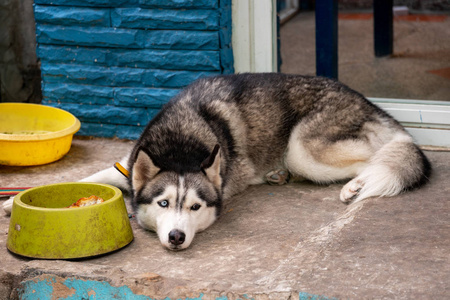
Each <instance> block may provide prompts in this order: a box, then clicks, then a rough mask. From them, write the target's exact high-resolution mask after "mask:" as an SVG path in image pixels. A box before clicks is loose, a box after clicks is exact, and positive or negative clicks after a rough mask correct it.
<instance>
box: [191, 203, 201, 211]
mask: <svg viewBox="0 0 450 300" xmlns="http://www.w3.org/2000/svg"><path fill="white" fill-rule="evenodd" d="M200 207H202V206H201V205H200V204H198V203H195V204H194V205H192V206H191V210H199V209H200Z"/></svg>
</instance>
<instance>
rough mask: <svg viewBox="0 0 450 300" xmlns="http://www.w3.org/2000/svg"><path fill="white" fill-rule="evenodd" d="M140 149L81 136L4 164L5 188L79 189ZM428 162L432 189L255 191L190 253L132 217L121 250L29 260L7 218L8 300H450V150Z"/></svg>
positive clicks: (1, 287)
mask: <svg viewBox="0 0 450 300" xmlns="http://www.w3.org/2000/svg"><path fill="white" fill-rule="evenodd" d="M131 146H132V142H129V141H122V140H108V139H81V138H75V139H74V141H73V146H72V149H71V151H70V152H69V154H68V155H67V156H65V157H64V158H63V159H62V160H60V161H58V162H55V163H52V164H49V165H44V166H37V167H25V168H19V167H6V166H1V167H0V183H1V186H24V185H30V186H38V185H43V184H49V183H56V182H64V181H76V180H79V179H81V178H83V177H85V176H88V175H90V174H92V173H93V172H96V171H98V170H101V169H103V168H106V167H109V166H111V165H112V164H113V163H114V162H115V161H117V160H119V159H120V158H121V157H122V156H123V155H125V154H126V153H127V151H128V150H129V148H130V147H131ZM427 155H428V157H429V158H430V160H431V161H432V163H433V166H434V173H433V176H432V179H431V183H430V184H428V185H427V186H425V187H423V188H422V189H419V190H417V191H413V192H409V193H405V194H402V195H399V196H397V197H393V198H380V199H370V200H367V201H363V202H360V203H357V204H354V205H345V204H342V203H341V202H340V201H339V191H340V189H341V187H342V184H331V185H327V186H319V185H314V184H312V183H308V182H302V183H293V184H288V185H285V186H269V185H259V186H252V187H250V188H249V189H247V190H246V191H245V192H244V193H242V194H239V195H237V196H236V197H234V198H233V199H231V200H230V201H227V203H226V204H225V207H224V210H223V213H222V215H221V216H220V218H219V220H218V221H217V222H216V223H215V224H214V225H213V226H211V227H210V228H209V229H207V230H206V231H204V232H202V233H199V234H198V235H197V236H196V239H195V240H194V242H193V244H192V245H191V247H190V248H188V249H187V250H185V251H180V252H172V251H169V250H166V249H165V248H163V247H162V246H161V245H160V242H159V239H158V238H157V236H156V234H154V233H152V232H148V231H145V230H143V229H141V228H140V227H139V226H138V225H137V223H136V221H135V220H134V219H131V223H132V227H133V231H134V235H135V240H134V241H133V242H132V243H131V244H130V245H129V246H127V247H125V248H123V249H121V250H119V251H116V252H113V253H110V254H106V255H103V256H99V257H93V258H87V259H81V260H69V261H63V260H56V261H55V260H33V259H28V258H23V257H20V256H17V255H14V254H12V253H10V252H8V251H7V249H6V246H5V244H6V239H7V230H8V224H9V218H8V217H6V216H5V215H2V216H1V217H0V233H1V234H0V260H1V266H0V295H1V297H0V299H9V298H13V299H14V298H19V297H24V295H25V294H26V293H27V292H29V291H30V289H34V290H36V288H37V286H40V285H39V284H45V285H46V286H49V285H50V286H51V287H52V290H51V294H50V295H51V296H54V297H56V296H58V295H65V294H64V293H67V292H71V293H72V294H73V295H81V294H77V293H78V292H80V293H81V292H85V295H87V294H86V293H88V291H96V292H97V293H99V292H100V285H101V287H102V289H104V290H105V293H108V291H109V290H108V289H107V287H108V288H109V289H114V293H116V294H117V293H125V294H126V293H128V295H130V293H131V294H133V295H135V296H136V297H137V296H139V295H146V296H148V297H150V298H151V299H163V298H166V297H169V298H171V299H179V298H182V299H188V298H190V299H246V297H247V299H251V298H254V299H303V298H304V299H307V298H308V297H313V296H314V297H318V296H317V295H321V296H322V297H323V299H324V297H325V296H326V297H336V298H347V299H353V298H377V299H381V298H398V299H410V298H422V299H423V298H446V297H448V296H449V295H450V284H449V282H450V267H449V266H450V255H449V254H450V252H449V249H450V247H449V246H450V230H449V229H450V228H449V227H450V218H449V213H450V207H449V199H450V197H449V196H448V195H449V194H450V193H449V192H450V186H449V185H448V178H449V177H450V168H449V166H450V159H449V158H450V152H427ZM75 283H76V284H75ZM98 285H99V286H98ZM89 286H90V287H91V288H90V290H89V288H88V287H89ZM97 286H98V287H97ZM94 287H97V288H95V289H94ZM83 289H85V290H83ZM58 293H59V294H58ZM302 295H303V296H302ZM304 295H306V296H304ZM308 295H309V296H308ZM302 297H303V298H302ZM305 297H306V298H305ZM136 299H138V298H136Z"/></svg>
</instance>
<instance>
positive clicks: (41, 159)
mask: <svg viewBox="0 0 450 300" xmlns="http://www.w3.org/2000/svg"><path fill="white" fill-rule="evenodd" d="M79 129H80V121H79V120H78V119H77V118H76V117H74V116H73V115H72V114H71V113H69V112H67V111H64V110H62V109H59V108H54V107H50V106H45V105H39V104H28V103H0V165H10V166H33V165H42V164H46V163H50V162H53V161H56V160H58V159H60V158H62V157H63V156H64V155H65V154H66V153H67V152H69V150H70V146H71V144H72V137H73V135H74V134H75V133H76V132H77V131H78V130H79Z"/></svg>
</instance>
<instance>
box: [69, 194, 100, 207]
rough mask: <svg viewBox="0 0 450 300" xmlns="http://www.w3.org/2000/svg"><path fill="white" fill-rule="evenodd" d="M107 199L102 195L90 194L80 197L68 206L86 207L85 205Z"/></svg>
mask: <svg viewBox="0 0 450 300" xmlns="http://www.w3.org/2000/svg"><path fill="white" fill-rule="evenodd" d="M103 202H105V200H103V199H102V198H100V197H97V196H95V195H92V196H89V197H83V198H80V199H78V201H77V202H75V203H73V204H72V205H70V206H68V207H67V208H77V207H84V206H91V205H95V204H99V203H103Z"/></svg>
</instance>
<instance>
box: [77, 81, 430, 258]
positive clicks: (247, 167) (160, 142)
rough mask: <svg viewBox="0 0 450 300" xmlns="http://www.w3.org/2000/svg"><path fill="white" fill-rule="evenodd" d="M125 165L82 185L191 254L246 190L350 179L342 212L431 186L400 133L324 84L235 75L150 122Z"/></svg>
mask: <svg viewBox="0 0 450 300" xmlns="http://www.w3.org/2000/svg"><path fill="white" fill-rule="evenodd" d="M126 160H127V162H124V165H127V166H128V169H129V170H130V171H131V176H130V178H129V180H128V182H127V181H125V178H124V177H123V176H122V175H121V174H119V173H118V172H117V171H115V170H114V169H113V168H111V169H108V170H104V171H101V172H99V173H97V174H95V175H93V176H91V177H88V178H86V179H85V181H97V182H98V181H101V182H106V183H108V182H109V183H112V184H115V185H118V186H119V187H122V188H128V189H129V190H131V192H132V206H133V209H134V210H135V212H136V216H137V220H138V222H139V224H140V225H141V226H142V227H144V228H146V229H150V230H154V231H156V232H157V233H158V236H159V238H160V241H161V243H162V244H163V245H164V246H166V247H167V248H169V249H173V250H179V249H184V248H187V247H188V246H189V245H190V244H191V242H192V239H193V237H194V235H195V233H196V232H198V231H201V230H203V229H205V228H207V227H208V226H209V225H211V224H212V223H213V222H214V221H215V220H216V218H217V216H218V215H219V214H220V209H221V206H222V201H223V200H224V199H227V198H230V197H231V196H233V195H235V194H237V193H239V192H241V191H243V190H244V189H246V188H247V187H248V186H249V185H252V184H261V183H264V182H267V181H269V182H271V183H275V184H276V183H284V182H285V181H287V180H286V179H287V178H286V176H285V174H289V175H290V177H291V178H294V179H295V178H305V179H309V180H312V181H314V182H317V183H330V182H336V181H341V180H347V179H351V180H350V181H349V182H348V183H347V184H346V185H345V186H344V187H343V188H342V191H341V193H340V200H341V201H342V202H346V203H347V202H351V201H353V202H357V201H360V200H363V199H366V198H369V197H378V196H394V195H397V194H399V193H401V192H403V191H405V190H409V189H412V188H415V187H418V186H420V185H422V184H423V183H425V182H426V181H427V180H428V177H429V175H430V170H431V167H430V163H429V162H428V160H427V158H426V157H425V155H424V154H423V153H422V151H421V150H420V149H419V148H418V147H417V146H416V145H415V144H414V143H413V139H412V138H411V136H410V135H409V134H408V133H407V132H406V131H405V129H404V128H403V127H402V126H401V125H400V124H399V123H398V122H397V121H395V120H394V119H393V118H392V117H390V116H389V115H388V114H387V113H386V112H384V111H383V110H381V109H380V108H378V107H377V106H375V105H374V104H372V103H371V102H369V101H368V100H366V99H365V98H364V97H363V96H362V95H360V94H359V93H357V92H355V91H353V90H351V89H350V88H348V87H347V86H345V85H343V84H341V83H339V82H337V81H334V80H330V79H326V78H320V77H308V76H299V75H285V74H276V73H270V74H269V73H267V74H240V75H225V76H217V77H211V78H204V79H200V80H197V81H196V82H194V83H193V84H191V85H190V86H188V87H187V88H185V89H184V90H182V91H181V92H180V93H179V94H178V95H177V96H176V97H174V98H173V99H172V100H171V101H170V102H169V103H168V104H166V105H165V106H164V107H163V109H162V110H161V111H160V113H159V114H158V115H157V116H156V117H155V118H154V119H153V120H151V121H150V123H149V124H148V125H147V127H146V129H145V130H144V132H143V133H142V135H141V137H140V138H139V140H138V141H137V143H136V145H135V147H134V149H133V150H132V152H131V154H130V156H129V157H127V158H126Z"/></svg>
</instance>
